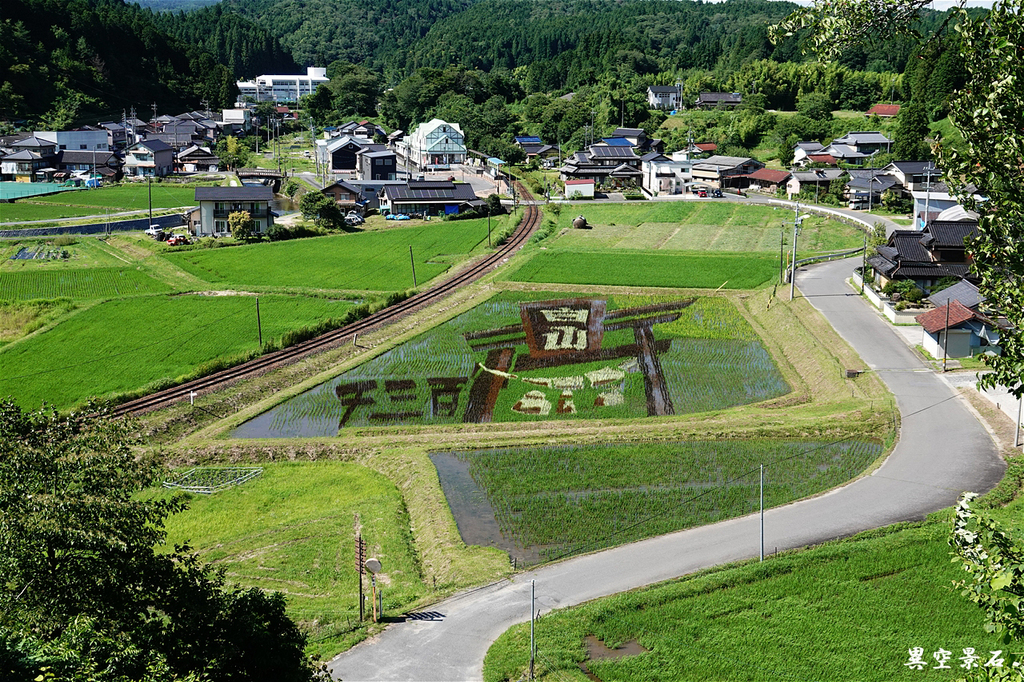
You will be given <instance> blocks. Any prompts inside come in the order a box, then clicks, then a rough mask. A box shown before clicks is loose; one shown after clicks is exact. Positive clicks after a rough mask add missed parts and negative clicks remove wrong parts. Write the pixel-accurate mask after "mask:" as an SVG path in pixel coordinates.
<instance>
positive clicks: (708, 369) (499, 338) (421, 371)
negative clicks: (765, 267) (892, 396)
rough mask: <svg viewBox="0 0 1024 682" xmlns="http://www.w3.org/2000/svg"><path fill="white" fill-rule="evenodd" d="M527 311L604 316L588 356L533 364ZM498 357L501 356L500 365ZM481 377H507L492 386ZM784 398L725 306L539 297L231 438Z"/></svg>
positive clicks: (632, 413)
mask: <svg viewBox="0 0 1024 682" xmlns="http://www.w3.org/2000/svg"><path fill="white" fill-rule="evenodd" d="M538 301H553V302H552V303H550V307H551V308H552V309H558V308H564V307H565V306H577V307H576V308H575V310H576V311H577V313H578V312H580V311H584V313H583V314H584V315H586V313H585V310H586V306H589V305H595V306H596V305H604V306H605V307H606V309H607V312H606V313H605V314H604V318H602V319H603V321H602V322H601V324H600V325H598V326H597V327H595V329H596V328H601V329H603V330H604V331H603V336H602V337H601V340H600V347H599V350H588V351H586V352H584V351H579V352H576V351H569V352H566V353H564V354H561V355H559V354H555V355H554V356H548V359H545V358H544V357H540V356H543V355H544V353H545V351H541V350H539V349H538V348H536V347H534V346H531V345H530V343H529V341H528V339H527V338H526V337H525V330H524V329H525V328H524V327H523V314H524V312H523V311H524V305H532V302H538ZM581 301H582V302H583V303H580V302H581ZM590 301H594V302H595V303H593V304H591V303H589V302H590ZM691 301H692V304H691ZM581 306H582V307H581ZM647 306H664V308H661V309H657V310H649V309H648V310H645V307H647ZM541 307H543V306H541ZM547 314H550V311H549V313H547ZM557 314H564V313H557ZM575 314H576V313H569V316H570V317H572V316H574V315H575ZM594 317H595V318H597V317H600V316H599V315H597V314H595V315H594ZM588 319H590V318H588ZM644 319H648V320H651V329H652V332H651V343H652V346H651V347H652V353H651V355H650V359H651V362H652V363H655V365H656V366H657V369H656V370H655V369H653V368H654V366H655V365H651V366H650V367H649V368H648V369H643V368H641V366H640V364H639V362H638V356H642V353H641V352H640V351H639V350H638V347H637V345H636V344H637V332H636V330H635V328H634V326H635V325H636V324H639V321H642V320H644ZM641 326H642V325H641ZM487 330H497V331H496V332H487ZM563 332H565V329H564V328H563V327H561V326H558V327H557V329H555V331H549V332H543V333H542V332H540V331H538V332H537V333H536V336H537V338H540V339H542V341H543V340H554V341H559V340H564V339H565V338H567V337H563V336H559V335H560V334H562V333H563ZM570 333H572V332H570ZM481 335H483V336H481ZM467 336H468V337H469V338H467ZM582 340H583V337H582V336H577V337H575V341H579V342H580V343H582ZM470 341H472V344H473V345H471V343H470ZM536 343H539V342H537V341H535V344H536ZM502 349H505V350H502ZM502 353H506V354H507V356H506V357H507V360H506V362H505V365H502V360H501V359H500V356H501V354H502ZM538 353H539V356H538ZM495 354H497V355H495ZM655 359H656V362H655ZM485 368H486V369H485ZM490 370H494V371H499V372H500V371H505V372H506V373H508V374H509V376H508V378H506V379H505V380H504V381H502V377H501V375H496V374H493V373H492V372H491V371H490ZM645 372H654V373H655V374H657V373H660V374H661V376H662V377H663V380H664V384H665V385H666V386H667V394H668V400H669V401H670V402H671V407H670V408H668V409H663V408H664V407H665V406H663V405H662V406H661V408H659V405H660V403H658V401H657V395H653V394H652V395H649V394H648V392H647V386H646V383H645V376H646V374H645ZM789 390H790V389H789V386H788V385H787V384H786V382H785V380H784V379H783V378H782V375H781V374H780V373H779V371H778V369H777V368H776V366H775V364H774V362H773V361H772V359H771V356H770V355H769V354H768V353H767V351H766V350H765V348H764V347H763V345H762V344H761V342H760V340H759V339H758V337H757V335H756V334H755V333H754V331H753V329H751V327H750V325H749V324H748V323H747V322H746V321H745V320H744V318H743V317H742V316H741V315H740V314H739V312H738V311H737V310H736V308H735V306H734V305H733V303H732V302H731V301H730V300H728V299H725V298H721V297H703V298H697V299H695V300H692V299H684V300H680V299H678V298H671V297H659V298H654V297H642V296H622V295H591V296H583V295H580V297H579V299H566V298H565V294H554V293H551V292H528V293H527V292H513V291H508V292H502V293H499V294H498V295H496V296H495V297H493V298H492V299H490V300H489V301H487V302H485V303H483V304H481V305H478V306H477V307H476V308H474V309H472V310H470V311H468V312H466V313H463V314H462V315H459V316H457V317H455V318H454V319H452V320H450V321H448V322H446V323H444V324H441V325H439V326H437V327H435V328H433V329H431V330H429V331H427V332H425V333H423V334H421V335H419V336H417V337H416V338H414V339H412V340H410V341H408V342H406V343H404V344H402V345H400V346H398V347H397V348H394V349H392V350H389V351H387V352H385V353H383V354H381V355H379V356H378V357H376V358H374V359H372V360H370V361H369V362H366V363H364V364H363V365H360V366H359V367H356V368H354V369H352V370H349V371H347V372H345V373H344V374H341V375H340V376H338V377H337V378H336V379H333V380H331V381H329V382H327V383H325V384H323V385H321V386H319V387H317V388H314V389H311V390H310V391H308V392H306V393H303V394H301V395H299V396H296V397H295V398H292V399H290V400H288V401H287V402H284V403H282V404H281V405H278V406H276V407H274V408H272V409H271V410H269V411H267V412H265V413H264V414H262V415H260V416H259V417H257V418H255V419H253V420H251V421H249V422H247V423H246V424H243V425H242V426H241V427H239V428H238V429H236V431H235V432H234V433H235V435H236V436H238V437H293V436H332V435H335V434H336V433H337V432H338V429H339V428H351V427H358V426H373V425H390V424H450V423H461V422H486V421H546V420H556V419H611V418H633V417H644V416H658V415H662V414H683V413H690V412H700V411H707V410H719V409H726V408H729V407H733V406H736V405H744V404H749V403H753V402H759V401H762V400H768V399H769V398H774V397H777V396H779V395H783V394H785V393H788V392H789ZM652 401H653V402H652Z"/></svg>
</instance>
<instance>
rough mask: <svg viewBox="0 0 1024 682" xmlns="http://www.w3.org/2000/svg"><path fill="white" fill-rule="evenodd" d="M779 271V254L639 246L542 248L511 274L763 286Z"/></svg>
mask: <svg viewBox="0 0 1024 682" xmlns="http://www.w3.org/2000/svg"><path fill="white" fill-rule="evenodd" d="M778 275H779V258H778V256H769V255H753V254H751V255H745V254H711V253H692V252H691V253H685V252H684V253H661V252H646V253H639V252H636V251H603V252H592V251H582V252H572V251H561V250H558V251H550V250H549V251H540V252H539V253H536V254H534V256H533V257H532V258H530V260H529V261H527V262H526V263H524V264H523V266H522V267H520V268H519V269H518V270H516V271H515V272H513V273H512V274H510V275H509V279H511V280H512V281H515V282H549V283H555V284H593V285H608V286H613V285H618V286H646V287H675V288H681V289H718V288H723V289H757V288H759V287H761V286H764V285H765V284H768V283H769V282H771V281H772V280H773V279H775V278H777V277H778Z"/></svg>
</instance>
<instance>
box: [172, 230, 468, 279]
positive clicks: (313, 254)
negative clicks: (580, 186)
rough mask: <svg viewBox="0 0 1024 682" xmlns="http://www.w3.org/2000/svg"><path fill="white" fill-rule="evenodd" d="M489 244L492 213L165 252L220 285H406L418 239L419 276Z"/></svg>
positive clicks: (441, 269) (440, 270)
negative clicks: (232, 245) (342, 232)
mask: <svg viewBox="0 0 1024 682" xmlns="http://www.w3.org/2000/svg"><path fill="white" fill-rule="evenodd" d="M486 244H487V219H486V218H484V219H475V220H460V221H452V222H443V221H431V222H430V223H427V224H424V225H422V226H420V227H410V228H395V229H391V230H383V231H374V232H362V233H355V234H346V235H338V236H331V237H316V238H312V239H296V240H293V241H287V242H275V243H263V244H254V245H251V246H242V247H235V248H229V249H227V248H226V249H204V250H196V251H186V252H182V253H174V254H167V255H166V256H165V257H166V258H167V259H168V260H169V261H171V262H172V263H174V264H175V265H177V266H179V267H181V268H182V269H184V270H187V271H188V272H190V273H192V274H193V275H195V276H196V277H199V278H200V279H202V280H204V281H206V282H209V283H210V284H215V285H218V286H243V287H244V286H256V287H307V288H313V289H327V290H358V291H366V290H369V291H398V290H403V289H408V288H411V287H412V286H413V278H412V269H411V266H410V263H409V247H410V246H411V247H412V251H413V256H414V259H415V263H416V278H417V282H418V283H419V284H421V285H422V284H424V283H425V282H427V281H428V280H430V279H432V278H433V277H436V276H438V275H440V274H442V273H444V272H445V271H447V270H448V268H449V267H451V264H452V263H453V262H457V261H459V260H462V259H463V258H464V257H465V255H466V254H468V253H470V252H471V251H473V250H474V249H475V248H477V247H480V246H481V245H483V246H484V248H486Z"/></svg>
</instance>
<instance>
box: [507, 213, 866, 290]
mask: <svg viewBox="0 0 1024 682" xmlns="http://www.w3.org/2000/svg"><path fill="white" fill-rule="evenodd" d="M577 215H583V216H584V217H586V219H587V222H588V224H589V225H591V228H590V229H587V230H577V229H573V228H572V220H573V219H574V218H575V217H576V216H577ZM547 216H548V218H547V219H550V220H554V221H555V225H556V229H557V230H558V234H559V236H557V237H555V238H553V239H549V240H546V241H544V242H543V249H541V250H540V251H539V252H537V253H535V254H534V255H533V256H532V257H531V258H530V259H529V261H527V262H526V263H524V264H523V265H522V266H521V267H519V268H518V269H516V270H515V271H513V272H512V273H511V274H509V275H508V277H509V279H511V280H513V281H519V282H538V283H539V282H550V283H558V284H586V285H619V286H652V287H679V288H698V289H717V288H720V287H721V288H725V289H757V288H759V287H762V286H764V285H766V284H767V283H769V282H771V281H772V280H774V279H776V278H777V277H778V276H779V269H780V264H779V250H780V237H784V238H785V240H786V244H787V245H789V246H791V245H792V241H791V240H792V235H791V234H790V233H789V232H788V231H786V230H784V229H783V226H782V223H783V221H786V220H789V221H792V218H793V216H792V213H791V212H790V211H784V210H780V209H774V208H770V207H766V206H759V205H750V204H740V203H734V202H728V201H724V200H722V201H676V202H642V203H640V202H638V203H632V204H572V205H568V206H562V207H561V208H560V210H559V213H558V215H553V214H552V212H551V210H550V209H549V210H548V211H547ZM862 243H863V234H862V233H861V232H859V231H858V230H857V229H855V228H853V227H851V226H849V225H845V224H843V223H839V222H836V221H833V220H827V219H825V218H820V217H817V216H814V217H811V218H808V219H807V220H806V221H805V222H804V227H803V231H802V232H801V237H800V243H799V255H801V256H806V255H812V254H815V253H826V252H835V251H840V250H843V249H849V248H855V247H857V246H859V245H861V244H862Z"/></svg>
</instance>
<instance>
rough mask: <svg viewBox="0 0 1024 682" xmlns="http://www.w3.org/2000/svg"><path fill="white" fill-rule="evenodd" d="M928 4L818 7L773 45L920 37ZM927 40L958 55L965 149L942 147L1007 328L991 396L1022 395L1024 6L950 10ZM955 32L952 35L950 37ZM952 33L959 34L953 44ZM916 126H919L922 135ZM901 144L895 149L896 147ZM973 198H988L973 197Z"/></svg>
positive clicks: (1013, 2)
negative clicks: (971, 214)
mask: <svg viewBox="0 0 1024 682" xmlns="http://www.w3.org/2000/svg"><path fill="white" fill-rule="evenodd" d="M928 4H929V2H928V1H927V0H892V1H888V0H816V1H815V4H814V5H813V6H811V7H804V8H800V9H798V10H797V11H796V12H794V13H793V14H791V15H790V16H789V17H787V19H786V20H784V21H783V22H782V23H781V24H779V25H778V26H775V27H773V29H772V33H773V36H774V38H775V39H779V38H781V37H783V36H785V35H791V34H793V33H795V32H797V31H803V30H809V37H808V41H809V44H810V46H811V48H812V49H813V50H814V51H815V52H817V53H818V54H819V55H820V56H822V57H824V58H826V59H827V58H834V57H836V56H838V55H839V54H840V53H841V52H842V50H844V49H846V48H847V47H850V46H851V45H856V44H858V43H863V42H867V41H868V40H871V39H883V40H884V39H886V38H891V37H893V36H895V35H914V34H915V21H916V19H917V16H918V12H919V11H920V10H921V9H922V8H924V7H925V6H927V5H928ZM950 12H951V13H950V16H949V18H948V20H947V22H946V24H944V25H943V28H942V29H941V30H940V31H939V33H937V34H936V35H934V36H931V37H929V40H930V41H948V42H949V43H951V44H952V45H951V46H953V47H955V49H957V50H959V58H960V61H961V62H962V63H963V64H964V67H965V69H966V83H965V85H964V87H962V88H961V89H960V90H959V92H958V93H957V94H956V95H955V96H954V97H953V98H952V99H951V101H950V103H949V115H950V119H951V121H952V123H953V125H954V126H955V127H956V128H957V130H958V131H959V132H960V134H961V135H962V136H963V141H964V142H963V145H962V146H961V148H960V149H959V150H958V149H954V148H953V147H951V146H947V145H943V144H942V140H941V139H940V140H939V141H938V144H937V148H938V157H939V165H940V166H941V167H942V168H943V170H944V172H945V177H944V179H945V181H946V183H947V184H948V185H949V187H950V190H951V192H952V193H954V194H955V195H956V196H957V198H958V200H959V201H960V203H961V204H962V205H963V206H965V207H966V208H968V209H972V210H974V211H977V212H978V213H979V215H980V218H979V227H978V237H977V238H976V239H975V240H974V241H973V242H972V243H971V244H970V245H969V253H970V254H971V256H972V258H973V267H974V271H975V273H976V274H977V275H978V276H979V278H980V279H981V291H982V293H983V294H984V295H985V297H986V298H987V300H988V301H989V302H990V303H991V304H993V305H995V306H997V307H998V308H999V309H1000V311H1001V313H1002V314H1003V315H1005V316H1006V319H1007V321H1008V322H1009V329H1006V330H1004V331H1003V332H1002V333H1001V338H1000V344H999V345H1000V346H1001V348H1002V353H1001V355H999V356H988V355H986V356H985V359H986V361H987V362H989V364H990V365H991V367H992V370H993V371H992V372H989V373H986V374H983V375H982V377H981V384H982V385H983V386H986V387H992V386H996V385H1002V386H1006V387H1007V388H1008V389H1009V390H1010V391H1011V392H1012V393H1013V394H1014V395H1015V396H1016V397H1021V396H1024V173H1022V172H1021V168H1022V167H1024V135H1022V131H1024V88H1022V87H1021V84H1022V83H1024V3H1022V0H1002V1H1000V2H997V3H996V4H995V5H994V6H993V7H992V9H991V10H989V11H988V12H987V13H985V14H983V15H981V16H976V15H972V14H969V13H968V12H967V10H966V9H965V7H964V6H963V5H961V6H960V7H959V8H956V9H954V10H951V11H950ZM949 27H952V28H949ZM953 32H955V35H953ZM918 127H919V126H918ZM897 142H899V140H897ZM975 191H976V192H977V194H978V195H980V196H983V197H985V198H984V200H983V201H978V200H976V199H975V198H974V196H975Z"/></svg>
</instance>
